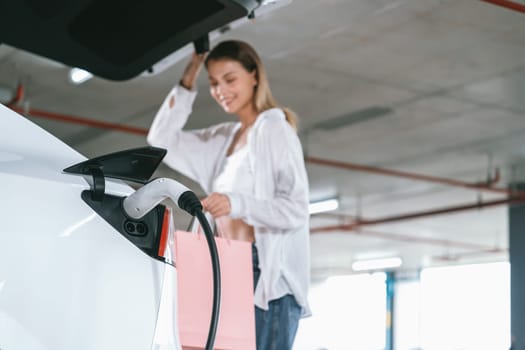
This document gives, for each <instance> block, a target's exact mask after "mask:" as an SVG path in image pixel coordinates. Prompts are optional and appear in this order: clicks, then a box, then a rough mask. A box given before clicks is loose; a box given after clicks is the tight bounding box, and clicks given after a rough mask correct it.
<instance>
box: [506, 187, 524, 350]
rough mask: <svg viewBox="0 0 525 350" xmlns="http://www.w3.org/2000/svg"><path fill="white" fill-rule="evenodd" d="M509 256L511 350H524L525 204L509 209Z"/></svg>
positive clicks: (512, 206)
mask: <svg viewBox="0 0 525 350" xmlns="http://www.w3.org/2000/svg"><path fill="white" fill-rule="evenodd" d="M517 189H518V190H520V191H525V183H522V184H519V185H518V186H517ZM509 255H510V310H511V311H510V314H511V320H510V322H511V326H510V328H511V334H512V337H513V339H514V341H513V347H512V350H525V204H516V205H511V206H510V207H509Z"/></svg>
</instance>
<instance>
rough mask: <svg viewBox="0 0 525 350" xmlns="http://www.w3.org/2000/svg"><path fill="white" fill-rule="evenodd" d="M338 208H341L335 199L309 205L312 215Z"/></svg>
mask: <svg viewBox="0 0 525 350" xmlns="http://www.w3.org/2000/svg"><path fill="white" fill-rule="evenodd" d="M337 208H339V201H338V200H337V199H335V198H333V199H327V200H324V201H318V202H312V203H310V204H309V205H308V212H309V213H310V214H317V213H322V212H325V211H330V210H336V209H337Z"/></svg>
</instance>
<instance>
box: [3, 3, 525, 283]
mask: <svg viewBox="0 0 525 350" xmlns="http://www.w3.org/2000/svg"><path fill="white" fill-rule="evenodd" d="M227 38H237V39H242V40H245V41H248V42H250V43H252V44H253V45H254V46H255V47H256V48H257V49H258V51H259V53H260V55H261V56H262V59H263V61H264V63H265V64H266V66H267V70H268V72H269V76H270V83H271V86H272V89H273V92H274V94H275V96H276V97H277V98H278V100H279V101H280V102H281V103H283V104H284V105H286V106H288V107H291V108H292V109H294V110H295V111H296V112H297V113H298V115H299V116H300V137H301V140H302V142H303V146H304V149H305V152H306V155H307V156H308V157H315V158H321V159H328V160H334V161H338V162H343V163H352V164H353V165H366V166H370V167H374V168H382V169H389V170H397V171H401V172H404V173H410V174H421V175H427V176H431V177H438V178H440V179H442V178H444V179H447V180H454V181H457V182H464V183H478V182H483V181H486V180H487V179H490V178H491V177H496V172H497V170H496V169H498V170H499V175H500V176H499V181H498V182H497V183H495V184H494V187H496V188H501V189H504V188H506V187H508V185H509V183H512V182H519V181H525V180H524V179H525V115H524V113H525V59H524V57H525V15H524V14H522V13H519V12H517V11H513V10H510V9H506V8H502V7H498V6H495V5H493V4H489V3H486V2H482V1H478V0H397V1H391V0H351V1H350V0H324V1H315V0H295V1H293V2H292V3H291V4H290V5H288V6H286V7H283V8H281V9H279V10H278V11H275V12H273V13H270V14H267V15H265V16H262V17H260V18H256V19H255V20H254V21H253V22H248V23H246V24H244V25H242V26H239V27H237V28H235V29H232V30H230V31H227V32H226V33H224V34H223V35H222V36H220V37H219V38H218V40H221V39H227ZM218 40H215V42H216V41H218ZM212 44H213V43H212ZM185 61H186V60H185V59H183V60H182V61H181V62H179V63H177V64H175V65H174V66H172V67H171V68H169V69H168V70H166V71H164V72H163V73H162V74H159V75H153V76H149V77H137V78H135V79H132V80H129V81H126V82H110V81H106V80H103V79H99V78H94V79H92V80H90V81H88V82H86V83H84V84H82V85H79V86H72V85H71V84H70V83H69V82H68V78H67V72H68V67H65V66H63V65H61V64H58V63H54V62H51V61H49V60H46V59H44V58H40V57H36V56H33V55H30V54H28V53H25V52H22V51H19V50H16V49H13V48H11V47H8V46H0V85H1V86H3V87H7V88H8V89H10V90H14V89H15V87H16V86H17V84H19V83H22V84H23V86H24V87H25V98H24V103H23V105H24V106H25V107H26V108H29V109H38V110H44V111H50V112H54V113H59V114H65V115H72V116H76V117H81V118H87V119H90V120H97V121H105V122H110V123H116V124H124V125H128V126H134V127H137V128H139V129H142V130H146V129H147V128H148V127H149V125H150V124H151V121H152V119H153V116H154V114H155V112H156V110H157V108H158V107H159V105H160V103H161V102H162V100H163V98H164V96H165V95H166V93H167V92H168V91H169V89H170V88H171V86H172V85H173V84H174V83H176V82H177V81H178V80H179V78H180V76H181V73H182V70H183V68H184V65H185ZM198 86H199V89H200V91H201V93H200V95H199V96H198V98H197V102H196V105H195V108H194V114H193V117H192V118H191V120H190V122H189V125H188V127H190V128H193V127H203V126H207V125H210V124H212V123H216V122H219V121H223V120H228V118H230V117H228V116H226V115H224V113H223V112H222V111H221V110H220V109H219V108H218V107H217V106H216V105H215V102H214V101H212V99H211V97H210V96H209V93H208V91H207V90H208V87H207V79H206V77H205V76H204V74H203V75H202V76H201V77H200V79H199V82H198ZM32 119H33V120H34V121H35V122H36V123H38V124H40V125H42V126H43V127H44V128H45V129H47V130H49V131H50V132H51V133H53V134H55V135H57V136H58V137H59V138H61V139H62V140H63V141H65V142H66V143H67V144H69V145H71V146H72V147H73V148H75V149H77V150H78V151H80V152H81V153H83V154H85V155H86V156H88V157H90V156H96V155H101V154H105V153H109V152H112V151H116V150H122V149H126V148H132V147H138V146H142V145H145V144H146V143H145V137H144V135H141V134H140V133H139V134H133V133H128V132H123V131H115V130H111V129H107V128H97V127H92V126H85V125H80V124H73V123H66V122H58V121H52V120H49V119H45V118H32ZM307 168H308V173H309V178H310V192H311V199H312V200H317V199H324V198H328V197H333V196H336V197H338V198H339V199H340V201H341V206H340V208H339V209H338V210H337V211H336V212H335V214H337V215H319V216H313V217H312V219H311V226H312V228H317V230H316V232H317V231H321V232H318V233H313V234H312V271H313V275H314V278H316V279H321V278H324V277H326V276H328V275H331V274H339V273H350V272H351V264H352V262H353V261H354V260H355V259H358V258H371V257H389V256H394V255H400V256H401V257H402V258H403V260H404V264H403V266H402V267H401V268H400V270H402V271H413V270H417V269H419V268H422V267H425V266H431V265H438V264H448V263H463V262H465V263H468V262H479V261H494V260H504V259H506V258H507V248H508V246H507V245H508V240H507V225H508V223H507V206H506V205H494V206H491V207H487V208H484V209H476V210H463V211H457V212H453V213H448V214H441V215H426V216H424V217H420V218H417V219H411V220H396V221H392V222H385V223H381V224H378V223H375V224H373V223H368V224H366V225H364V224H363V225H361V226H359V227H358V228H355V225H354V229H353V230H343V229H335V228H334V229H333V230H330V231H323V230H319V229H318V228H321V227H333V226H337V225H341V224H351V223H352V222H353V220H355V218H356V217H360V218H362V219H364V220H373V219H381V218H386V217H392V216H395V217H399V216H406V215H408V214H414V213H418V212H427V211H428V212H433V211H435V210H436V209H443V208H450V207H457V206H464V205H474V204H476V203H480V202H485V201H494V200H497V199H504V198H506V196H507V195H506V194H505V193H504V191H501V192H500V193H498V192H496V191H492V192H489V191H481V190H474V189H466V188H461V187H458V186H451V185H450V184H448V185H444V184H440V183H437V182H435V181H422V180H415V179H412V178H408V177H407V176H404V177H402V176H386V175H380V174H377V173H371V172H370V171H355V170H354V171H352V170H348V169H342V168H336V167H332V166H321V165H316V164H314V163H311V162H308V163H307ZM369 170H370V169H369ZM159 174H161V175H163V176H172V177H175V178H177V179H182V181H185V182H186V183H187V184H189V185H190V186H192V187H193V188H194V189H196V190H197V188H196V185H195V184H193V183H191V182H188V181H187V179H183V178H181V176H180V175H179V174H176V173H174V172H173V171H170V170H169V169H167V168H165V167H163V168H161V169H159ZM404 175H406V174H404ZM427 180H428V179H427ZM433 180H435V179H433ZM429 214H430V213H429ZM433 214H435V213H433ZM398 219H400V218H398ZM180 220H181V221H180V223H181V224H180V226H181V227H182V228H184V226H185V225H186V222H185V221H184V220H185V219H184V218H181V219H180Z"/></svg>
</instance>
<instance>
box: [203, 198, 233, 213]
mask: <svg viewBox="0 0 525 350" xmlns="http://www.w3.org/2000/svg"><path fill="white" fill-rule="evenodd" d="M202 206H203V208H204V210H206V211H208V212H209V213H210V214H211V215H212V216H213V217H214V218H218V217H221V216H226V215H229V214H230V212H231V205H230V199H229V198H228V196H227V195H225V194H222V193H217V192H213V193H211V194H210V195H209V196H208V197H206V198H204V199H203V200H202Z"/></svg>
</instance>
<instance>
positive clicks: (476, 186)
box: [305, 157, 525, 197]
mask: <svg viewBox="0 0 525 350" xmlns="http://www.w3.org/2000/svg"><path fill="white" fill-rule="evenodd" d="M305 161H306V162H307V163H311V164H316V165H322V166H330V167H334V168H340V169H346V170H354V171H361V172H367V173H372V174H377V175H384V176H393V177H399V178H404V179H410V180H417V181H424V182H432V183H437V184H441V185H447V186H454V187H462V188H467V189H472V190H479V191H486V192H494V193H499V194H506V195H515V192H513V191H512V190H509V189H506V188H494V187H492V186H493V185H494V184H495V183H497V182H499V180H500V178H501V175H500V171H499V169H498V168H496V170H495V174H494V177H492V178H491V179H489V180H488V181H487V182H483V183H469V182H463V181H458V180H453V179H447V178H442V177H438V176H431V175H422V174H415V173H410V172H406V171H400V170H393V169H385V168H378V167H373V166H369V165H362V164H356V163H349V162H340V161H336V160H330V159H323V158H316V157H305ZM523 196H524V197H525V194H523Z"/></svg>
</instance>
